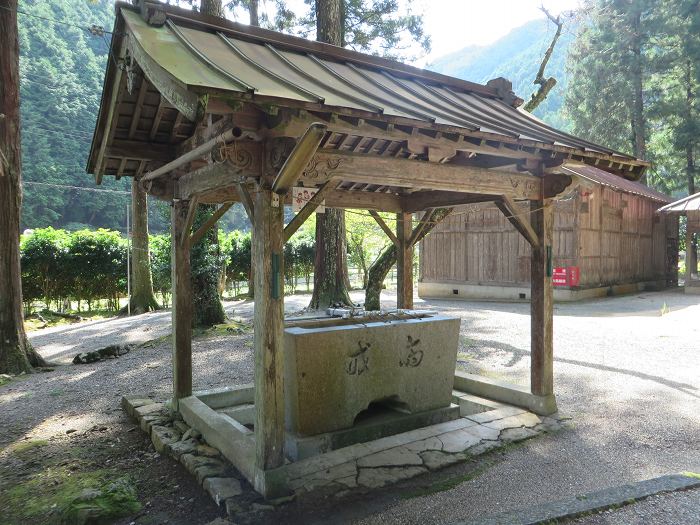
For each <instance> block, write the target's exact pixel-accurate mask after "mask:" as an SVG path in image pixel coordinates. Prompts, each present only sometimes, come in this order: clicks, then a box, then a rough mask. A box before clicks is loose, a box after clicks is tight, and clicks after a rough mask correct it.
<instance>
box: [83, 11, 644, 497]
mask: <svg viewBox="0 0 700 525" xmlns="http://www.w3.org/2000/svg"><path fill="white" fill-rule="evenodd" d="M116 9H117V16H116V21H115V28H114V32H113V34H114V38H113V39H112V42H111V48H110V57H109V60H108V61H107V72H106V75H105V83H104V91H103V94H102V100H101V106H100V113H99V116H98V119H97V123H96V129H95V134H94V137H93V142H92V148H91V151H90V156H89V159H88V167H87V168H88V171H89V172H90V173H93V174H94V175H95V178H96V180H97V182H98V183H99V182H100V181H101V180H102V178H103V177H106V176H114V177H117V178H119V177H125V176H129V177H136V178H137V180H138V184H139V186H140V187H142V188H143V189H145V190H146V191H147V192H148V194H149V195H150V196H151V197H155V198H159V199H163V200H165V201H167V202H168V203H170V204H171V206H172V212H171V218H172V229H171V236H172V249H173V252H172V259H171V261H172V274H173V279H172V281H173V312H172V317H173V337H172V342H173V359H172V361H173V398H172V407H173V408H174V409H175V410H178V411H179V412H180V413H181V414H182V415H183V417H184V418H185V420H186V421H187V422H188V423H189V424H190V425H192V426H194V427H196V428H197V429H198V430H200V431H201V432H202V434H203V435H204V437H205V439H206V440H207V441H208V442H209V443H211V444H213V445H215V446H217V447H218V448H220V450H222V453H223V454H224V455H225V456H226V457H227V458H228V459H229V460H230V461H231V462H232V463H233V464H234V465H235V466H236V467H237V468H238V469H239V470H240V471H241V473H242V474H243V475H244V476H245V477H246V478H247V479H248V480H249V481H250V482H251V483H252V484H253V485H254V487H255V488H256V489H257V490H258V491H259V492H261V493H262V494H263V495H265V496H267V497H274V496H276V495H280V494H281V493H284V492H285V490H286V488H287V487H286V480H287V477H286V476H287V472H288V470H287V469H288V467H289V458H288V457H287V456H286V455H285V397H284V396H285V389H284V377H285V375H284V367H285V360H284V352H283V341H284V315H283V314H284V286H283V283H284V280H283V275H284V250H283V245H284V243H285V241H286V240H288V239H289V237H290V236H291V235H292V234H293V233H294V232H295V231H296V230H297V229H298V228H299V226H300V225H301V224H302V223H303V222H304V221H305V220H306V219H307V218H308V217H309V216H310V215H311V214H312V213H314V211H315V210H316V208H317V207H318V206H319V205H320V204H321V203H322V202H323V201H324V200H325V206H327V207H336V208H356V209H361V210H366V212H367V213H368V212H369V211H371V210H373V211H386V212H392V213H395V214H396V218H397V221H396V226H397V227H396V229H395V230H393V231H392V230H390V229H389V227H388V226H387V225H386V224H384V227H385V229H386V230H385V231H387V232H388V233H389V234H390V237H391V239H392V241H393V242H394V243H395V245H396V247H397V255H398V261H399V263H398V270H399V271H398V276H399V278H398V280H399V294H398V304H399V307H401V308H412V306H413V279H412V272H411V270H412V261H413V247H414V246H415V245H416V244H417V243H418V242H420V240H421V239H422V238H423V237H424V236H425V235H426V234H427V233H428V232H429V231H430V230H431V228H432V227H433V226H435V224H436V223H438V222H439V221H440V220H441V219H442V218H444V217H445V216H447V215H448V213H446V212H445V209H447V211H448V212H449V211H450V209H451V208H452V207H454V206H460V205H464V204H470V203H476V202H493V203H496V204H497V205H498V206H499V207H500V209H502V210H503V213H504V214H505V215H506V216H507V218H508V220H509V221H511V222H512V223H513V224H514V225H515V227H516V228H517V230H518V231H519V232H520V233H521V234H522V235H523V236H524V238H526V239H527V242H528V243H529V244H530V245H531V246H532V250H531V260H530V263H529V266H528V268H529V271H530V280H531V283H532V284H531V290H532V301H531V316H532V329H531V335H530V337H531V356H532V357H531V365H530V366H531V380H530V392H521V391H517V392H516V394H514V395H515V396H516V397H517V399H518V403H519V406H525V407H526V408H529V409H531V410H533V411H535V412H537V413H540V414H551V413H552V412H554V411H556V401H555V396H554V378H553V325H552V272H551V270H552V268H551V259H550V258H548V254H549V253H551V247H552V224H553V218H552V210H553V206H554V202H555V201H556V200H557V199H559V198H561V197H562V196H564V195H566V193H567V192H570V191H572V188H573V187H574V185H575V184H578V182H577V180H576V179H577V178H576V176H575V175H574V174H573V173H572V172H570V171H567V166H585V165H600V166H602V167H605V168H606V169H607V170H610V171H613V172H615V173H619V174H620V175H621V176H627V177H630V178H635V177H638V176H639V175H641V174H642V173H643V172H644V170H645V168H646V166H647V164H646V163H645V162H644V161H640V160H638V159H635V158H633V157H630V156H628V155H624V154H621V153H618V152H615V151H612V150H610V149H608V148H605V147H602V146H599V145H596V144H593V143H590V142H587V141H585V140H581V139H578V138H576V137H573V136H571V135H567V134H566V133H562V132H560V131H557V130H555V129H553V128H551V127H549V126H547V125H545V124H543V123H541V122H540V121H538V120H537V119H535V118H533V117H532V116H530V115H529V114H527V113H524V112H522V111H520V110H519V109H518V105H519V104H520V103H522V100H520V99H518V98H517V97H515V96H514V95H513V93H512V90H511V89H510V83H508V82H507V81H505V80H504V79H497V80H495V81H491V82H489V83H488V84H487V85H485V86H483V85H479V84H473V83H470V82H465V81H462V80H459V79H454V78H450V77H446V76H444V75H439V74H436V73H432V72H429V71H423V70H420V69H416V68H413V67H410V66H406V65H403V64H399V63H397V62H394V61H390V60H385V59H381V58H378V57H374V56H369V55H365V54H361V53H356V52H353V51H350V50H347V49H342V48H338V47H335V46H331V45H326V44H321V43H318V42H310V41H308V40H304V39H300V38H295V37H291V36H288V35H283V34H280V33H276V32H272V31H267V30H264V29H260V28H255V27H249V26H246V25H241V24H236V23H233V22H228V21H225V20H221V19H217V18H213V17H208V16H204V15H201V14H197V13H194V12H191V11H186V10H182V9H179V8H176V7H172V6H167V5H164V4H160V3H149V2H141V5H140V8H135V7H134V6H132V5H130V4H126V3H121V2H118V3H117V4H116ZM295 187H303V188H305V189H308V190H312V189H314V190H317V192H318V193H316V195H315V196H314V197H312V198H311V199H310V200H309V201H308V202H307V203H306V204H305V205H304V207H303V208H302V209H301V210H300V211H299V212H298V213H297V214H296V216H295V217H294V218H293V219H292V220H291V221H290V222H289V223H288V224H286V225H285V224H284V223H283V218H284V214H283V208H284V206H285V205H287V204H290V203H291V197H292V192H293V188H295ZM518 201H520V202H524V203H525V209H524V211H523V210H522V209H521V208H519V207H518V205H517V204H516V203H517V202H518ZM233 202H242V203H243V204H244V206H245V209H246V212H247V214H248V216H249V218H250V220H251V222H252V223H253V232H254V249H253V253H254V255H253V264H254V267H255V313H254V353H255V383H254V386H241V385H238V386H236V385H232V386H231V392H233V393H238V394H240V392H241V391H244V392H245V394H246V396H249V399H251V400H252V401H253V402H254V406H255V410H254V412H255V415H254V417H255V420H254V432H250V431H249V429H246V428H241V426H240V425H238V426H236V425H234V424H232V423H231V421H229V420H228V419H226V418H224V417H222V416H221V415H220V414H218V413H216V412H215V411H213V409H212V407H210V406H208V405H206V403H205V402H203V401H202V399H203V398H202V397H201V396H200V395H198V394H197V392H196V391H195V390H193V385H192V347H191V342H192V327H191V326H192V325H191V322H192V308H193V307H192V298H191V283H190V274H191V271H190V257H189V256H190V248H191V246H192V245H193V244H194V243H196V242H198V240H199V239H201V237H202V235H203V234H204V232H205V231H206V230H207V229H208V228H209V227H211V226H212V225H213V224H215V222H216V221H217V220H218V218H220V217H221V215H222V214H223V212H224V211H225V210H226V209H228V207H230V206H231V205H232V203H233ZM199 203H218V204H221V207H220V208H218V211H216V212H215V213H214V214H213V215H212V216H211V218H210V219H209V220H208V221H206V222H205V223H204V224H203V225H201V226H200V227H199V228H198V229H197V230H196V231H192V230H193V219H194V215H195V210H196V209H197V206H198V204H199ZM419 212H422V214H421V216H420V220H418V221H415V224H414V219H413V215H414V214H415V213H419ZM334 365H335V366H344V365H343V363H334ZM504 390H507V389H504V388H500V389H499V392H502V391H504ZM514 392H515V391H514ZM232 395H233V394H232ZM229 419H230V418H229Z"/></svg>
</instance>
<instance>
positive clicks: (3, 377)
mask: <svg viewBox="0 0 700 525" xmlns="http://www.w3.org/2000/svg"><path fill="white" fill-rule="evenodd" d="M10 382H12V376H11V375H8V374H0V386H4V385H6V384H8V383H10Z"/></svg>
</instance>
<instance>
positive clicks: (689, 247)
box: [685, 213, 698, 288]
mask: <svg viewBox="0 0 700 525" xmlns="http://www.w3.org/2000/svg"><path fill="white" fill-rule="evenodd" d="M687 221H688V222H687V223H686V230H685V287H686V288H688V287H689V286H690V280H691V279H692V276H693V274H694V273H697V268H698V261H697V255H696V252H695V247H694V246H693V234H694V233H695V230H694V229H693V227H692V225H691V214H690V213H689V214H688V215H687Z"/></svg>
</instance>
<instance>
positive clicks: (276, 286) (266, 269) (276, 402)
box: [253, 187, 284, 494]
mask: <svg viewBox="0 0 700 525" xmlns="http://www.w3.org/2000/svg"><path fill="white" fill-rule="evenodd" d="M283 202H284V201H283V200H282V198H280V197H279V196H278V195H277V194H275V193H273V192H272V191H271V190H269V189H267V188H263V187H259V188H258V191H257V194H256V197H255V214H254V224H253V227H254V231H255V233H254V235H253V239H254V243H255V246H254V250H253V254H254V260H253V266H254V267H255V314H254V329H255V336H254V346H255V464H256V467H257V468H256V472H257V474H256V483H255V484H256V490H258V491H259V492H261V493H263V494H266V493H267V494H269V493H270V488H269V487H268V481H267V480H266V479H265V473H264V471H267V470H271V469H274V468H277V467H280V466H282V465H283V463H284V389H283V377H284V375H283V372H284V356H283V354H282V351H283V330H284V325H283V322H284V279H283V276H284V261H283V253H284V250H283V248H284V240H283V239H284V228H283V226H284V223H283V217H284V213H283V212H284V205H283Z"/></svg>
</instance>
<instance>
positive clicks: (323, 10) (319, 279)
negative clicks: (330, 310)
mask: <svg viewBox="0 0 700 525" xmlns="http://www.w3.org/2000/svg"><path fill="white" fill-rule="evenodd" d="M316 40H318V41H319V42H326V43H328V44H333V45H336V46H342V45H343V24H342V8H341V0H316ZM346 245H347V240H346V238H345V212H344V211H343V210H337V209H331V208H326V212H325V213H320V214H318V215H317V216H316V260H315V264H314V292H313V295H312V296H311V303H310V305H309V307H310V308H312V309H320V308H326V307H328V306H330V305H332V304H344V305H350V304H352V302H351V300H350V294H349V292H348V288H349V282H350V279H349V277H348V266H347V260H346V251H347V248H346Z"/></svg>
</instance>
